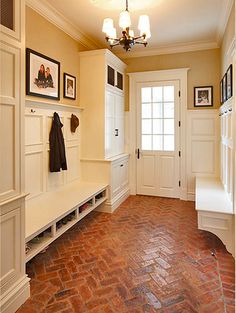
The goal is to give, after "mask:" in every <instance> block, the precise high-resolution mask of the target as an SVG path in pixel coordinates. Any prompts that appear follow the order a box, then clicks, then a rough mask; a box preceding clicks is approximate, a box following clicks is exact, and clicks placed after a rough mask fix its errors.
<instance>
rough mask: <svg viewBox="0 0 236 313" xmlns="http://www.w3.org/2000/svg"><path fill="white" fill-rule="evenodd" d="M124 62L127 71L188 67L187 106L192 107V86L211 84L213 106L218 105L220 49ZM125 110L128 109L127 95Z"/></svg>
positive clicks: (140, 58) (216, 106)
mask: <svg viewBox="0 0 236 313" xmlns="http://www.w3.org/2000/svg"><path fill="white" fill-rule="evenodd" d="M124 62H125V63H126V64H127V65H128V67H127V72H129V73H131V72H143V71H156V70H167V69H177V68H183V67H188V68H190V70H189V72H188V108H189V109H194V92H193V88H194V87H197V86H213V104H214V106H213V108H218V107H219V105H220V99H219V92H220V91H219V80H220V49H212V50H204V51H194V52H185V53H176V54H168V55H156V56H149V57H139V58H129V59H125V60H124ZM202 109H204V108H202ZM126 110H129V105H128V96H127V97H126Z"/></svg>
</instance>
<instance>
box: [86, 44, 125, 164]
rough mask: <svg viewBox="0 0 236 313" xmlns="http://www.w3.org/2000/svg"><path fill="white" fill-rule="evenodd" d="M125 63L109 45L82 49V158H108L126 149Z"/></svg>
mask: <svg viewBox="0 0 236 313" xmlns="http://www.w3.org/2000/svg"><path fill="white" fill-rule="evenodd" d="M125 67H126V66H125V64H124V63H123V62H122V61H121V60H120V59H118V58H117V57H116V56H115V55H114V54H113V53H112V52H110V51H109V50H107V49H101V50H94V51H88V52H81V53H80V104H81V106H82V107H84V109H85V110H84V112H83V116H82V123H81V128H82V146H81V155H82V157H83V158H87V159H88V158H89V159H109V158H111V157H114V156H116V155H119V154H122V153H124V83H123V81H124V71H125Z"/></svg>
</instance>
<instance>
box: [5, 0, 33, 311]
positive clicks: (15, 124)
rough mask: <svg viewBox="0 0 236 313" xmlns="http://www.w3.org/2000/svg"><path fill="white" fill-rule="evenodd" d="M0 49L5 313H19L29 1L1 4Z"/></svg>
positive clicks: (24, 282)
mask: <svg viewBox="0 0 236 313" xmlns="http://www.w3.org/2000/svg"><path fill="white" fill-rule="evenodd" d="M1 11H2V12H1V25H0V33H1V45H0V68H1V71H0V76H1V78H0V80H1V86H0V151H1V156H0V172H1V178H0V230H1V234H0V241H1V242H0V249H1V261H0V303H1V304H0V307H1V308H0V311H1V312H2V313H13V312H15V311H16V310H17V309H18V308H19V307H20V306H21V305H22V304H23V302H24V301H25V300H26V299H27V298H28V297H29V293H30V289H29V279H28V277H27V275H26V274H25V242H24V241H25V207H24V206H25V194H24V189H23V188H24V187H23V186H24V157H23V156H24V149H23V144H22V143H23V120H24V118H23V111H24V110H23V108H24V92H25V88H24V81H25V77H24V73H25V65H24V59H25V43H24V38H25V36H24V28H25V20H24V11H25V1H24V0H15V1H13V6H12V3H11V1H1Z"/></svg>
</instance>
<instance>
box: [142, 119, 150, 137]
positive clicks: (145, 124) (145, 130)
mask: <svg viewBox="0 0 236 313" xmlns="http://www.w3.org/2000/svg"><path fill="white" fill-rule="evenodd" d="M142 134H150V135H151V134H152V120H151V119H149V120H148V119H145V120H142Z"/></svg>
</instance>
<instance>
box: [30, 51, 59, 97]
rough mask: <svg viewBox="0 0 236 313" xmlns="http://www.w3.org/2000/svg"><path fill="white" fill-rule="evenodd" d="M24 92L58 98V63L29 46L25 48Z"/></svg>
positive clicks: (36, 95)
mask: <svg viewBox="0 0 236 313" xmlns="http://www.w3.org/2000/svg"><path fill="white" fill-rule="evenodd" d="M26 94H27V95H30V96H35V97H42V98H49V99H56V100H59V99H60V63H59V62H58V61H55V60H53V59H51V58H49V57H47V56H45V55H43V54H41V53H39V52H36V51H34V50H31V49H29V48H27V49H26Z"/></svg>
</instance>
